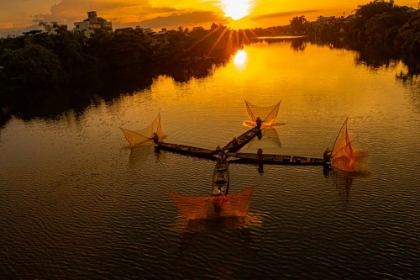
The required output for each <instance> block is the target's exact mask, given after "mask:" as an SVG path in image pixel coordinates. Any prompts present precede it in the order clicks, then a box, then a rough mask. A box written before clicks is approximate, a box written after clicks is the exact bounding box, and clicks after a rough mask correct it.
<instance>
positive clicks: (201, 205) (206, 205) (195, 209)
mask: <svg viewBox="0 0 420 280" xmlns="http://www.w3.org/2000/svg"><path fill="white" fill-rule="evenodd" d="M253 191H254V187H250V188H247V189H245V190H243V191H240V192H238V193H234V194H228V195H226V196H224V195H219V196H210V197H197V196H188V195H183V194H178V193H174V192H169V191H168V195H169V197H170V198H171V200H172V201H173V202H174V204H175V205H176V206H177V207H178V208H179V210H180V211H181V213H182V215H183V216H184V217H185V218H186V219H187V220H204V219H215V218H219V217H245V216H246V215H247V212H248V207H249V203H250V201H251V196H252V192H253Z"/></svg>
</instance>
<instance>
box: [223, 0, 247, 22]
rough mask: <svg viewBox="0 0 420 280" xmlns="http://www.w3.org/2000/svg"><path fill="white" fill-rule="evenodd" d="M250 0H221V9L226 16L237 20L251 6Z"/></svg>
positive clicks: (245, 14) (245, 13) (244, 14)
mask: <svg viewBox="0 0 420 280" xmlns="http://www.w3.org/2000/svg"><path fill="white" fill-rule="evenodd" d="M251 2H252V0H222V1H221V5H222V10H223V12H224V13H225V16H226V17H231V18H232V19H234V20H238V19H241V18H243V17H244V16H247V15H248V14H249V12H250V10H251V8H252V4H251Z"/></svg>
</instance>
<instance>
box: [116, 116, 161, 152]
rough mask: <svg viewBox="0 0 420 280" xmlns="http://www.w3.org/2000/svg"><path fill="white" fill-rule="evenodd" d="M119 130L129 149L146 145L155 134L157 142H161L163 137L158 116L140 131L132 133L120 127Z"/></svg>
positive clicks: (132, 131)
mask: <svg viewBox="0 0 420 280" xmlns="http://www.w3.org/2000/svg"><path fill="white" fill-rule="evenodd" d="M120 129H121V130H122V132H123V133H124V136H125V138H126V139H127V141H128V144H129V145H130V147H131V148H133V147H136V146H141V145H143V144H145V143H147V142H148V141H149V140H151V139H152V138H153V135H154V134H155V133H156V134H157V136H158V139H159V141H161V140H162V139H163V137H164V136H165V133H164V131H163V129H162V125H161V120H160V114H158V115H157V117H156V118H155V119H154V120H153V122H152V123H151V124H150V125H148V126H147V127H145V128H143V129H141V130H135V131H134V130H128V129H125V128H122V127H120Z"/></svg>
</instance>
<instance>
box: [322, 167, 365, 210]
mask: <svg viewBox="0 0 420 280" xmlns="http://www.w3.org/2000/svg"><path fill="white" fill-rule="evenodd" d="M323 173H324V177H325V178H326V179H328V180H331V182H332V184H333V185H334V186H335V188H336V190H337V193H338V196H339V198H340V201H341V202H342V203H343V204H344V205H347V204H348V203H349V202H350V190H351V188H352V186H353V183H354V182H355V180H357V178H368V177H370V176H371V175H372V174H371V173H370V171H369V170H367V169H363V170H359V171H355V172H346V171H342V170H339V169H336V168H333V167H332V166H331V165H329V164H325V165H324V166H323Z"/></svg>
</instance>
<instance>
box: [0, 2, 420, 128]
mask: <svg viewBox="0 0 420 280" xmlns="http://www.w3.org/2000/svg"><path fill="white" fill-rule="evenodd" d="M40 25H42V26H43V27H44V29H45V31H39V30H33V31H30V32H27V33H25V34H24V35H23V36H19V37H16V38H1V39H0V107H1V108H2V110H1V111H0V127H2V126H3V125H4V124H5V123H6V122H7V120H8V119H10V118H11V116H16V117H18V118H21V119H24V120H26V119H31V118H34V117H55V116H57V115H60V114H61V113H63V112H65V111H66V110H68V109H73V110H75V111H76V112H80V113H81V112H83V110H84V108H85V107H86V106H88V105H89V104H91V103H92V102H95V100H101V99H102V100H105V101H106V102H107V101H112V99H113V98H114V97H116V96H118V95H119V94H121V93H125V94H129V93H131V92H137V91H139V90H142V89H146V88H148V87H150V86H151V85H152V83H153V78H156V77H157V76H158V75H162V74H164V75H168V76H172V77H173V78H174V80H175V81H177V82H186V81H188V80H189V79H191V78H192V77H195V78H200V77H205V76H207V75H210V74H211V73H212V71H213V69H214V65H216V66H217V65H220V64H224V63H226V61H227V60H229V58H230V57H231V56H232V55H233V54H235V53H236V52H237V51H238V50H239V49H240V48H242V47H243V45H244V44H249V43H251V42H252V41H255V40H263V39H258V37H259V36H282V35H289V36H290V35H292V36H296V35H303V36H305V38H301V39H299V40H291V47H292V48H293V49H295V50H297V51H299V50H304V48H305V44H306V43H307V42H308V41H309V42H311V43H312V44H327V45H333V46H334V47H336V48H337V47H338V48H346V49H353V50H357V51H358V53H359V55H358V57H357V60H358V62H360V63H363V64H366V65H367V66H370V67H380V66H383V65H385V66H388V65H389V64H391V63H393V62H395V61H398V60H402V61H403V62H404V63H405V64H406V65H407V66H408V69H409V70H408V72H407V73H401V78H403V80H407V79H412V78H413V77H416V76H417V75H418V74H419V73H420V63H419V60H420V59H419V58H418V56H417V57H416V54H417V55H418V54H420V10H414V9H412V8H409V7H406V6H397V5H395V4H394V2H393V1H390V2H386V1H383V0H379V1H378V0H376V1H373V2H370V3H369V4H366V5H360V6H358V7H357V9H356V10H355V13H354V14H353V15H351V16H348V17H346V18H344V17H341V18H334V19H332V20H329V21H328V22H325V24H320V23H319V20H318V21H316V22H308V21H307V20H306V19H305V16H301V17H295V18H293V19H291V20H290V24H289V25H287V26H276V27H270V28H266V29H263V28H256V29H250V30H231V29H229V28H227V27H226V26H223V25H217V24H212V26H211V27H210V29H208V30H206V29H194V30H192V31H190V30H189V29H182V28H179V29H178V30H174V31H169V32H167V33H166V35H165V36H164V37H160V38H156V37H152V36H150V35H148V34H144V33H143V32H142V31H141V30H134V29H132V30H128V31H126V32H122V33H116V32H112V33H107V32H97V33H95V34H93V36H91V37H90V38H87V37H86V36H85V35H84V34H83V33H77V32H72V31H69V30H68V29H67V26H66V25H60V24H57V23H51V24H49V23H41V24H40ZM270 42H275V41H270Z"/></svg>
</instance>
